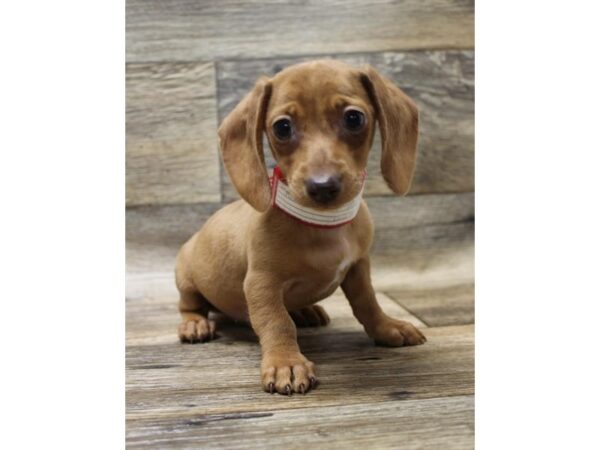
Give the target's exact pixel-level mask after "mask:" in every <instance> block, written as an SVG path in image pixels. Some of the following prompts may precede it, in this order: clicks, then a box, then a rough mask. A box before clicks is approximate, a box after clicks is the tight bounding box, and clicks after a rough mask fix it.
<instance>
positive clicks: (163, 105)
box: [126, 0, 474, 231]
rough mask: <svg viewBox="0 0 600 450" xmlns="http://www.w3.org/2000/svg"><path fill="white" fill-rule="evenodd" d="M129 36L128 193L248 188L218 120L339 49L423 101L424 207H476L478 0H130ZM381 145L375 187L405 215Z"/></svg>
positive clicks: (190, 200) (201, 196) (209, 202)
mask: <svg viewBox="0 0 600 450" xmlns="http://www.w3.org/2000/svg"><path fill="white" fill-rule="evenodd" d="M126 36H127V43H126V46H127V65H126V78H127V79H126V88H127V94H126V108H127V113H126V119H127V147H126V148H127V156H126V164H127V189H126V192H127V206H128V207H139V206H143V205H146V206H152V205H154V206H161V207H162V206H167V205H184V204H197V205H198V207H199V208H200V207H201V208H204V209H205V210H207V211H213V210H214V209H215V207H216V206H219V205H221V204H223V203H227V202H230V201H232V200H233V199H236V198H238V195H237V193H236V192H235V190H234V189H233V187H232V185H231V183H230V181H229V179H228V177H227V175H226V173H225V172H224V170H223V168H222V166H221V163H220V159H219V152H218V147H217V135H216V130H217V127H218V124H219V122H220V121H221V120H222V119H223V118H224V117H225V116H226V115H227V113H228V112H229V111H230V110H231V109H232V108H233V107H234V106H235V105H236V103H237V102H238V101H239V100H240V99H241V97H242V96H243V95H244V94H245V93H246V92H247V90H248V89H249V88H250V87H251V86H252V85H253V84H254V81H255V80H256V79H257V78H258V77H259V76H260V75H262V74H267V75H269V74H274V73H276V72H277V71H278V70H280V69H281V68H283V67H286V66H288V65H290V64H294V63H296V62H299V61H303V60H307V59H313V58H316V57H331V58H338V59H343V60H345V61H348V62H350V63H352V64H357V65H360V64H363V63H369V64H371V65H373V66H374V67H376V68H377V69H378V70H380V71H381V72H382V73H383V74H385V75H386V76H388V77H389V78H391V79H392V80H393V81H394V82H395V83H396V84H397V85H398V86H400V87H401V88H402V89H404V90H405V91H406V92H407V93H408V94H409V95H410V96H411V97H412V98H413V99H414V100H415V101H416V102H417V104H418V105H419V107H420V109H421V116H422V128H421V135H420V144H419V157H418V163H417V172H416V176H415V179H414V182H413V186H412V189H411V192H410V195H412V196H415V197H416V199H415V202H414V203H415V205H413V206H414V207H413V210H414V211H417V212H418V211H421V212H420V213H418V214H421V215H422V216H427V217H429V218H430V219H431V220H432V221H434V222H435V221H438V220H441V221H442V222H448V221H449V219H448V217H454V216H456V215H458V216H460V217H462V218H465V217H466V218H468V219H469V220H471V221H472V217H473V195H472V194H470V193H472V192H473V187H474V173H473V172H474V170H473V159H474V142H473V110H474V105H473V101H474V50H473V1H463V0H426V1H422V0H406V1H395V0H369V1H345V2H344V1H333V0H328V1H291V0H290V1H268V2H258V1H233V0H225V1H190V0H168V1H158V0H128V2H127V34H126ZM379 155H380V147H379V140H378V139H377V140H376V142H375V144H374V146H373V149H372V153H371V158H370V161H369V180H368V183H367V188H366V196H367V197H368V201H369V203H370V204H371V205H373V206H374V207H375V208H374V209H376V210H377V211H381V214H382V216H383V217H384V218H385V220H386V221H387V223H394V222H395V221H401V222H404V221H405V220H406V218H402V219H401V218H400V216H405V215H406V211H404V210H403V208H401V207H400V206H401V205H402V204H403V202H402V200H400V199H398V198H395V197H392V196H391V192H390V191H389V190H388V188H387V187H386V186H385V184H384V183H383V180H382V178H381V176H380V173H379V162H378V159H379ZM269 164H270V165H272V160H270V161H269ZM416 194H419V195H418V196H417V195H416ZM462 194H464V195H462ZM457 195H458V196H459V197H457ZM461 195H462V196H461ZM457 198H460V199H461V200H460V201H457ZM430 208H436V210H435V211H427V210H428V209H430ZM456 208H461V209H460V210H459V211H457V210H456ZM432 216H435V217H432ZM377 220H378V218H377V217H376V221H377ZM467 228H468V229H469V230H470V228H469V227H467ZM469 230H467V231H469Z"/></svg>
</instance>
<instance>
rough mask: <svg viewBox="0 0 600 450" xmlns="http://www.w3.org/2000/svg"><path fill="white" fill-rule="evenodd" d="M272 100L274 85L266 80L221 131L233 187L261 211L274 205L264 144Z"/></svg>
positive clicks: (223, 149) (226, 165)
mask: <svg viewBox="0 0 600 450" xmlns="http://www.w3.org/2000/svg"><path fill="white" fill-rule="evenodd" d="M270 97H271V83H270V82H269V79H268V78H267V77H262V78H260V79H259V80H258V81H257V82H256V85H255V86H254V88H253V89H252V91H250V92H249V93H248V95H246V97H244V99H243V100H242V101H241V102H240V103H239V104H238V105H237V106H236V107H235V109H234V110H233V111H231V113H229V115H228V116H227V117H226V118H225V120H223V123H222V124H221V126H220V127H219V132H218V133H219V144H220V145H219V146H220V147H221V155H222V156H223V162H224V163H225V168H226V169H227V173H228V174H229V177H230V178H231V181H232V182H233V185H234V186H235V188H236V189H237V191H238V192H239V194H240V195H241V196H242V198H243V199H244V200H246V201H247V202H248V203H249V204H250V205H251V206H252V207H253V208H254V209H256V210H258V211H261V212H262V211H266V210H267V209H268V208H269V206H270V203H271V185H270V183H269V176H268V174H267V167H266V165H265V155H264V151H263V145H262V142H263V139H262V138H263V132H264V126H265V115H266V112H267V106H268V104H269V99H270Z"/></svg>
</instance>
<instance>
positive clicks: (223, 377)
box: [126, 318, 474, 419]
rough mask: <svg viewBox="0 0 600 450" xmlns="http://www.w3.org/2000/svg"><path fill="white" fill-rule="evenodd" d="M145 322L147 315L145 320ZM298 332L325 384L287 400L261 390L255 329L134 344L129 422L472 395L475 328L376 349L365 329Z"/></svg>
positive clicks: (442, 330) (444, 330)
mask: <svg viewBox="0 0 600 450" xmlns="http://www.w3.org/2000/svg"><path fill="white" fill-rule="evenodd" d="M140 320H144V318H140ZM334 327H335V324H334V325H333V327H332V328H331V329H329V330H327V327H324V328H321V329H300V331H299V338H298V340H299V344H300V347H301V348H302V351H303V352H304V354H305V355H306V356H307V357H308V358H309V359H311V360H312V361H313V362H314V363H315V364H316V367H317V373H318V376H319V380H320V385H319V387H318V388H317V389H316V390H315V391H314V392H312V393H311V394H310V395H306V396H303V395H294V396H292V398H290V399H285V400H284V401H281V400H280V399H279V396H278V395H276V396H270V395H266V394H265V393H264V392H263V391H262V388H261V386H260V348H259V346H258V343H257V341H256V338H255V336H254V335H253V334H252V332H251V330H249V329H248V328H246V327H240V326H234V325H229V326H227V327H225V328H222V329H221V334H220V337H219V338H218V339H217V340H215V341H212V342H209V343H206V344H197V345H189V344H180V343H179V342H177V340H176V339H172V340H171V342H169V343H153V344H145V345H128V347H127V371H126V388H127V396H126V397H127V417H128V418H129V419H143V418H151V417H189V416H193V415H197V414H223V413H231V412H246V411H253V412H258V411H272V410H276V409H294V408H303V407H309V406H314V407H323V406H336V405H338V406H341V405H349V404H360V403H365V402H381V403H385V402H387V401H389V400H392V399H398V400H404V399H424V398H435V397H449V396H456V395H471V394H473V392H474V387H473V383H474V360H473V343H474V342H473V326H472V325H465V326H457V327H436V328H428V329H427V331H426V335H427V339H428V341H427V343H425V344H424V345H422V346H417V347H402V348H385V347H377V346H374V345H373V343H372V341H371V340H370V339H369V338H368V337H367V336H366V335H365V334H364V332H363V331H362V330H358V329H355V331H343V330H334Z"/></svg>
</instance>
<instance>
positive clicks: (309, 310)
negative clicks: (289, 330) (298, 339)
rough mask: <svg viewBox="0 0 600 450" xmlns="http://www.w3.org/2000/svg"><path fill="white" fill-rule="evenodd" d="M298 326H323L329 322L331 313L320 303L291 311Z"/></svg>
mask: <svg viewBox="0 0 600 450" xmlns="http://www.w3.org/2000/svg"><path fill="white" fill-rule="evenodd" d="M289 313H290V316H291V318H292V320H293V321H294V323H295V324H296V326H297V327H323V326H325V325H327V324H328V323H329V321H330V320H329V315H328V314H327V312H326V311H325V310H324V309H323V307H322V306H320V305H311V306H306V307H304V308H300V309H295V310H293V311H290V312H289Z"/></svg>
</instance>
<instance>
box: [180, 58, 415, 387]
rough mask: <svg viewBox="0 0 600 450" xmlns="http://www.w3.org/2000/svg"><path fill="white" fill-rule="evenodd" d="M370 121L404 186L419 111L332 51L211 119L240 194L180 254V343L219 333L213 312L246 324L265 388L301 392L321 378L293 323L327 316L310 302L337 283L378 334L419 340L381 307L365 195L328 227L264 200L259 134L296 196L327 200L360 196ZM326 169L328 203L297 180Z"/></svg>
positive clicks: (394, 178)
mask: <svg viewBox="0 0 600 450" xmlns="http://www.w3.org/2000/svg"><path fill="white" fill-rule="evenodd" d="M348 106H352V107H355V108H357V109H359V110H360V111H362V112H363V113H364V116H365V119H366V120H365V126H364V128H363V129H362V130H360V132H353V133H349V132H348V131H347V130H346V129H344V126H343V125H342V117H343V112H344V109H345V108H346V107H348ZM282 116H285V117H289V118H290V119H291V120H292V122H293V124H294V135H293V138H291V139H289V140H288V141H285V142H282V141H281V140H279V139H278V138H277V136H275V134H274V133H273V130H272V125H273V123H274V122H275V121H276V120H278V118H279V117H282ZM375 122H378V123H379V128H380V133H381V137H382V147H383V148H382V161H381V167H382V172H383V175H384V178H385V180H386V182H387V183H388V185H389V187H390V188H391V189H392V190H393V191H394V192H396V193H398V194H402V195H403V194H405V193H406V192H407V191H408V189H409V187H410V182H411V178H412V174H413V171H414V165H415V158H416V148H417V135H418V111H417V108H416V106H415V105H414V103H413V102H412V100H410V98H408V97H407V96H406V95H405V94H404V93H403V92H402V91H401V90H400V89H398V88H397V87H395V86H394V85H393V84H392V83H390V82H389V81H388V80H386V79H385V78H383V77H382V76H381V75H379V74H378V73H377V72H376V71H375V70H374V69H373V68H371V67H365V68H361V69H356V68H352V67H350V66H348V65H346V64H344V63H341V62H338V61H333V60H319V61H313V62H308V63H303V64H299V65H296V66H292V67H289V68H288V69H286V70H284V71H282V72H280V73H279V74H277V75H276V76H274V77H273V78H272V79H268V78H266V77H265V78H261V79H260V80H258V82H257V83H256V85H255V87H254V88H253V90H252V91H251V92H250V93H249V94H248V95H247V96H246V97H245V98H244V99H243V100H242V101H241V102H240V103H239V104H238V106H237V107H236V108H235V109H234V110H233V111H232V112H231V114H229V115H228V116H227V117H226V118H225V120H224V121H223V124H222V125H221V127H220V128H219V138H220V144H221V152H222V155H223V161H224V163H225V167H226V169H227V171H228V173H229V175H230V177H231V179H232V182H233V184H234V185H235V187H236V189H237V190H238V192H239V193H240V195H241V196H242V198H243V200H239V201H237V202H234V203H232V204H230V205H227V206H225V207H224V208H222V209H221V210H219V211H218V212H217V213H215V214H214V215H213V216H212V217H211V218H210V219H209V220H208V221H207V222H206V223H205V224H204V226H203V227H202V228H201V229H200V231H198V232H197V233H196V234H195V235H194V236H193V237H192V238H191V239H190V240H189V241H188V242H187V243H186V244H185V245H184V246H183V247H182V249H181V251H180V252H179V255H178V259H177V267H176V282H177V287H178V289H179V292H180V311H181V315H182V319H183V320H182V323H181V325H180V327H179V337H180V339H181V340H182V342H192V343H193V342H199V341H200V342H202V341H207V340H210V339H212V338H213V337H214V336H215V324H214V322H213V321H211V320H209V318H208V312H209V310H210V309H216V310H218V311H220V312H222V313H224V314H226V315H228V316H230V317H232V318H234V319H236V320H241V321H249V322H250V324H251V325H252V328H253V329H254V331H255V332H256V334H257V335H258V337H259V341H260V345H261V349H262V355H263V356H262V365H261V381H262V386H263V388H264V389H265V390H266V391H267V392H271V393H273V392H278V393H280V394H288V395H291V394H292V393H293V392H299V393H305V392H307V391H308V390H310V389H311V388H313V387H315V386H316V383H317V378H316V373H315V367H314V364H313V363H312V362H311V361H309V360H308V359H307V358H306V357H305V356H304V355H303V354H302V353H301V352H300V349H299V347H298V343H297V340H296V326H295V323H294V322H296V323H297V324H299V325H325V324H326V323H327V322H329V317H328V316H327V313H326V312H325V311H324V310H323V308H321V307H320V306H319V305H315V303H316V302H318V301H319V300H322V299H324V298H326V297H328V296H329V295H330V294H331V293H333V291H334V290H335V289H337V287H338V286H341V287H342V290H343V291H344V293H345V295H346V297H347V298H348V300H349V302H350V305H351V306H352V310H353V312H354V315H355V316H356V318H357V319H358V320H359V322H360V323H361V324H362V325H363V326H364V328H365V331H366V332H367V334H368V335H369V336H370V337H372V338H373V339H374V340H375V342H376V343H378V344H382V345H389V346H402V345H417V344H422V343H423V342H425V337H424V336H423V334H422V333H421V332H420V331H419V330H417V329H416V328H415V327H414V326H413V325H411V324H410V323H408V322H404V321H400V320H396V319H393V318H391V317H389V316H387V315H386V314H385V313H384V312H383V311H382V310H381V308H380V307H379V305H378V304H377V300H376V298H375V293H374V291H373V287H372V285H371V279H370V267H369V264H370V263H369V253H368V252H369V248H370V245H371V241H372V238H373V223H372V219H371V216H370V213H369V211H368V209H367V206H366V204H365V202H364V201H363V202H362V204H361V207H360V209H359V212H358V214H357V216H356V217H355V219H354V220H353V221H352V222H351V223H349V224H347V225H343V226H340V227H338V228H334V229H319V228H314V227H309V226H307V225H305V224H302V223H300V222H298V221H296V220H295V219H293V218H291V217H289V216H287V215H286V214H285V213H283V212H282V211H280V210H278V209H275V208H272V207H271V206H270V198H271V191H270V185H269V179H268V175H267V169H266V167H265V162H264V154H263V148H262V136H263V133H265V132H266V134H267V137H268V140H269V144H270V146H271V148H272V150H273V156H274V157H275V159H276V160H277V162H278V165H279V167H280V168H281V170H282V172H283V174H284V175H285V177H286V179H287V182H288V185H289V186H290V188H291V191H292V195H293V196H294V199H295V201H297V202H298V203H300V204H303V205H305V206H310V207H313V208H319V209H325V208H330V207H336V206H339V205H341V204H343V203H345V202H347V201H349V200H350V199H352V198H354V197H355V196H356V195H358V194H359V193H360V189H361V174H362V172H363V170H364V169H365V167H366V164H367V157H368V153H369V150H370V148H371V145H372V142H373V135H374V131H375V128H374V124H375ZM323 174H326V175H331V174H335V175H336V176H338V177H339V178H340V180H341V191H340V193H339V196H338V197H337V198H336V199H335V201H333V202H332V203H330V204H327V205H326V206H324V205H321V204H318V203H316V202H315V201H314V200H313V199H312V198H311V197H310V196H309V195H307V193H306V188H305V180H306V179H307V177H311V176H322V175H323Z"/></svg>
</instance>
